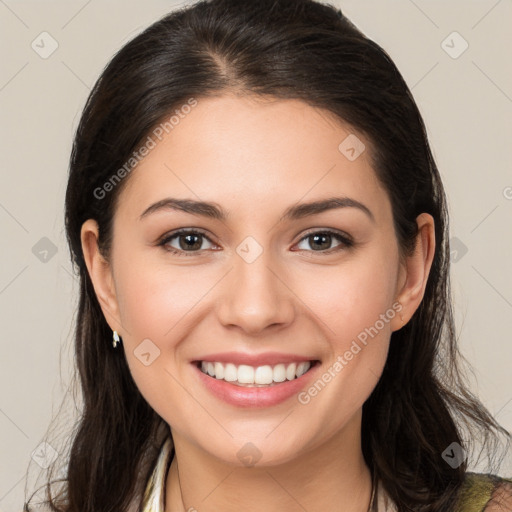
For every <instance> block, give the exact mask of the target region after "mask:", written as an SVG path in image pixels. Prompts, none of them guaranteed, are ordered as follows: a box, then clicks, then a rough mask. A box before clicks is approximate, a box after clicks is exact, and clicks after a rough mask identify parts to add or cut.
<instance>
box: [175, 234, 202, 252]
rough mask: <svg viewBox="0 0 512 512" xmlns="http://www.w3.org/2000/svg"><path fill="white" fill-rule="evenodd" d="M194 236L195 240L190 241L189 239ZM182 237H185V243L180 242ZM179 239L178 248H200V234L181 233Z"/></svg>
mask: <svg viewBox="0 0 512 512" xmlns="http://www.w3.org/2000/svg"><path fill="white" fill-rule="evenodd" d="M193 238H195V239H196V241H195V242H191V239H193ZM183 239H186V242H185V243H182V241H183ZM179 240H180V248H181V249H183V250H186V249H200V248H201V235H181V236H180V237H179ZM197 240H199V242H197Z"/></svg>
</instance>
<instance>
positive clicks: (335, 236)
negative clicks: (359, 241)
mask: <svg viewBox="0 0 512 512" xmlns="http://www.w3.org/2000/svg"><path fill="white" fill-rule="evenodd" d="M333 241H337V242H338V244H337V245H335V246H334V247H332V243H333ZM303 242H306V244H307V245H308V246H309V248H311V249H312V250H313V252H327V251H329V250H331V249H335V250H341V249H343V248H344V247H345V248H346V247H351V246H352V245H353V242H352V240H350V239H349V238H348V237H346V236H343V235H341V234H340V233H336V232H333V231H316V232H314V233H309V234H307V235H306V236H305V237H303V238H302V240H301V241H300V242H299V244H301V243H303ZM299 249H300V250H309V249H308V247H299Z"/></svg>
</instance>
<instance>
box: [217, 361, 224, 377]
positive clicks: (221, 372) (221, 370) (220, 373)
mask: <svg viewBox="0 0 512 512" xmlns="http://www.w3.org/2000/svg"><path fill="white" fill-rule="evenodd" d="M215 377H216V378H217V379H223V378H224V366H222V364H221V363H215Z"/></svg>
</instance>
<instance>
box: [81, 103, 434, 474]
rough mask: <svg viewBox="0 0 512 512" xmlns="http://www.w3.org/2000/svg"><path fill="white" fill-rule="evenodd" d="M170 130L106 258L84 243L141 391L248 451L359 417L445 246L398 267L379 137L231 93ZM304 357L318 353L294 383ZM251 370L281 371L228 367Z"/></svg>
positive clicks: (135, 174)
mask: <svg viewBox="0 0 512 512" xmlns="http://www.w3.org/2000/svg"><path fill="white" fill-rule="evenodd" d="M187 110H188V109H187ZM160 131H162V130H160ZM157 133H159V135H160V139H161V140H159V139H158V138H157V137H156V136H155V135H154V134H153V136H152V137H153V139H154V141H156V142H157V144H156V145H155V147H153V148H152V149H150V150H149V153H148V154H147V156H145V158H144V159H143V160H142V161H141V162H140V163H139V165H138V166H137V167H136V168H135V169H134V170H133V171H132V172H131V175H130V176H129V177H128V178H125V179H128V182H127V183H126V187H125V188H124V189H123V190H122V192H121V194H120V196H119V202H118V207H117V210H116V213H115V217H114V223H113V244H112V252H111V258H110V264H103V263H101V264H99V263H98V262H100V261H101V257H100V256H99V255H98V254H97V253H96V254H95V255H93V256H92V257H91V258H92V259H88V258H86V259H88V261H91V262H92V263H90V265H89V270H90V272H91V274H92V277H93V281H94V285H95V289H96V292H97V294H98V296H99V298H100V303H101V305H102V308H103V310H104V312H105V316H106V318H107V320H108V322H109V324H110V326H111V327H112V329H116V330H117V331H118V332H119V334H120V335H121V336H122V340H123V345H122V346H123V347H124V351H125V355H126V358H127V361H128V365H129V367H130V371H131V373H132V375H133V378H134V380H135V382H136V384H137V386H138V388H139V389H140V391H141V393H142V394H143V396H144V397H145V399H146V400H147V401H148V403H149V404H150V405H151V407H153V408H154V409H155V410H156V412H157V413H158V414H159V415H160V416H161V417H162V418H163V419H164V420H165V421H166V422H167V423H168V424H169V425H170V426H171V428H172V431H173V434H174V435H176V436H177V437H178V436H179V437H180V438H181V439H183V440H186V441H187V442H189V443H190V444H191V445H193V446H195V447H196V448H199V449H202V450H204V451H206V452H208V453H210V454H212V455H214V456H216V457H218V458H219V459H221V460H224V461H227V462H231V463H235V464H241V463H245V462H244V461H246V460H247V456H248V457H249V458H251V457H252V459H257V458H259V459H260V460H259V464H265V463H267V464H277V463H280V462H285V461H287V460H290V459H293V458H294V457H297V456H298V455H299V454H301V453H305V452H306V451H308V450H311V449H313V448H315V447H318V446H319V445H320V444H322V443H327V442H328V441H330V440H332V439H334V438H335V436H339V435H341V434H342V433H343V432H359V430H360V419H361V417H360V413H361V407H362V405H363V403H364V401H365V400H366V399H367V398H368V396H369V395H370V393H371V391H372V389H373V388H374V387H375V385H376V383H377V381H378V379H379V376H380V375H381V372H382V369H383V366H384V363H385V361H386V355H387V351H388V345H389V339H390V335H391V333H392V332H393V331H394V330H397V329H399V328H400V327H401V326H402V325H403V323H402V321H401V319H400V314H402V315H403V318H404V320H405V322H407V320H408V319H409V318H410V316H411V315H412V313H413V312H414V310H415V309H416V307H417V306H418V305H419V302H420V301H421V298H422V294H423V290H424V285H425V282H426V278H427V274H428V269H429V266H430V261H431V258H432V251H433V247H432V245H431V247H430V253H429V254H426V253H425V254H420V255H419V256H417V257H416V259H415V260H411V264H410V267H409V268H407V267H405V266H401V265H400V263H399V253H398V245H397V239H396V235H395V232H394V227H393V220H392V212H391V204H390V201H389V199H388V196H387V194H386V192H385V191H384V189H383V188H382V187H381V186H380V184H379V182H378V181H377V179H376V176H375V173H374V171H373V170H372V168H371V166H370V161H369V154H368V149H369V142H368V141H367V140H365V139H364V138H363V137H362V136H361V135H359V134H356V133H355V132H354V131H353V130H351V129H350V127H348V126H347V125H343V124H341V123H339V122H336V121H335V120H334V119H333V117H332V116H329V115H328V113H327V112H324V111H322V110H318V109H314V108H312V107H310V106H308V105H306V104H305V103H303V102H301V101H298V100H287V101H282V100H279V101H272V102H270V101H268V100H267V101H265V102H264V101H263V100H261V99H260V100H256V99H255V98H254V97H245V98H240V97H238V98H237V97H234V96H228V95H226V96H222V97H217V98H205V99H202V98H199V99H198V103H197V105H196V106H195V107H194V108H192V109H190V112H189V113H188V114H186V115H182V117H180V120H179V123H177V124H175V125H174V128H173V129H168V133H166V132H165V130H164V131H163V134H161V133H160V132H157ZM347 137H349V138H348V139H347ZM356 137H357V138H356ZM340 144H341V146H340ZM362 144H364V145H366V149H365V147H364V146H363V145H362ZM150 145H151V146H152V145H153V144H150ZM335 198H338V201H339V202H336V201H331V202H330V203H324V202H326V201H327V200H333V199H335ZM175 201H182V202H184V201H186V207H185V204H184V203H182V206H181V207H180V206H179V205H178V204H177V203H175ZM203 203H208V205H204V204H203ZM173 204H174V206H173ZM315 204H316V206H315ZM343 205H345V206H343ZM428 217H429V216H428ZM429 218H430V217H429ZM427 220H428V219H427ZM428 226H429V224H428V222H427V227H428ZM182 229H185V230H187V231H189V232H190V233H189V234H188V235H187V234H181V235H176V234H175V233H176V232H177V231H178V230H182ZM94 230H95V228H94V223H93V222H92V221H88V222H87V223H86V224H84V227H83V230H82V237H83V244H84V251H85V252H86V254H93V253H94V250H93V249H91V250H90V253H88V251H89V249H90V248H91V247H92V245H91V244H90V243H89V242H88V240H89V239H94V236H92V235H91V234H93V233H94ZM430 235H431V237H432V236H433V234H432V230H431V232H430ZM338 236H339V237H341V238H338ZM347 240H348V241H349V243H347ZM430 242H431V244H432V239H431V240H430ZM424 251H426V249H424ZM397 300H400V301H401V303H402V305H403V309H401V308H402V306H401V305H399V304H398V302H397ZM399 310H401V311H400V312H399ZM108 342H109V341H108V340H105V343H108ZM118 350H119V349H118ZM201 361H210V362H211V363H212V364H211V366H210V369H212V368H213V369H216V370H217V371H218V372H220V373H219V374H216V375H217V376H218V377H222V376H223V375H224V379H218V378H216V377H213V376H210V375H206V374H204V373H203V372H202V371H201V370H200V368H198V366H199V367H200V366H201ZM301 361H303V362H304V361H316V363H314V364H313V365H312V367H311V369H310V370H309V371H307V372H306V373H305V374H303V375H302V376H300V378H296V379H294V380H291V381H289V380H288V379H289V378H293V377H294V376H295V375H294V373H295V374H296V373H297V370H299V373H300V369H302V370H303V369H304V365H301V366H300V367H299V364H298V363H299V362H301ZM215 362H217V363H222V364H217V365H216V364H214V363H215ZM293 363H295V364H296V367H295V368H294V367H293ZM205 368H206V370H207V368H208V366H207V365H206V366H205ZM252 368H256V370H255V371H252ZM306 368H307V366H306ZM294 370H295V372H294ZM254 375H256V378H257V380H258V382H268V381H269V380H270V379H272V380H273V381H274V380H277V381H280V380H282V379H283V378H284V379H285V380H284V382H279V383H274V384H273V385H269V384H266V385H264V386H261V385H260V386H254V385H253V386H248V385H247V384H246V385H245V386H240V385H238V384H237V383H236V382H229V379H233V378H235V379H239V380H240V381H245V382H250V381H251V378H254ZM225 379H228V380H225ZM240 383H243V382H240ZM247 443H251V444H247Z"/></svg>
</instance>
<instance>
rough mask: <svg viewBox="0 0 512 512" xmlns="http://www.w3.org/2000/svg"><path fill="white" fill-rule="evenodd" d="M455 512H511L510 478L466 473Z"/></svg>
mask: <svg viewBox="0 0 512 512" xmlns="http://www.w3.org/2000/svg"><path fill="white" fill-rule="evenodd" d="M457 512H512V479H508V478H503V477H500V476H497V475H492V474H484V473H467V474H466V479H465V481H464V484H463V486H462V489H461V494H460V501H459V507H458V509H457Z"/></svg>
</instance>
